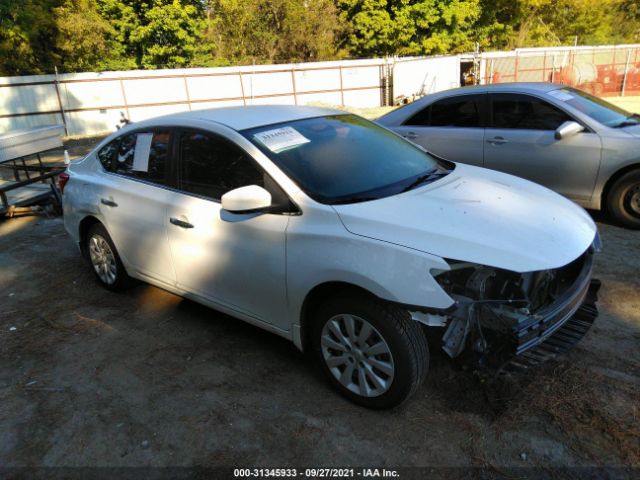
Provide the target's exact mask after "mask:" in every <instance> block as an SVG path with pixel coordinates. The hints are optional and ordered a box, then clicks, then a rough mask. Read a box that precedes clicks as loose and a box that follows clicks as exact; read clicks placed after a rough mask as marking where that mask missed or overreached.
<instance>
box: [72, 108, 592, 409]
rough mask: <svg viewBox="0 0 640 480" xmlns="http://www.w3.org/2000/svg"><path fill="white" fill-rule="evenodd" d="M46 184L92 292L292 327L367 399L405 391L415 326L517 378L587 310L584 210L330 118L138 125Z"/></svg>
mask: <svg viewBox="0 0 640 480" xmlns="http://www.w3.org/2000/svg"><path fill="white" fill-rule="evenodd" d="M61 187H62V189H63V191H64V196H63V198H64V212H65V225H66V228H67V230H68V232H69V233H70V235H71V236H72V237H73V238H74V239H75V241H76V242H77V243H78V245H79V246H80V250H81V252H82V253H83V255H84V256H85V258H86V259H87V260H88V261H89V263H90V264H91V266H92V269H93V271H94V272H95V274H96V278H97V279H98V281H99V282H100V283H102V284H103V285H104V286H105V287H107V288H109V289H112V290H118V289H121V288H123V287H125V286H126V285H127V284H128V283H129V280H130V279H131V278H132V277H133V278H136V279H139V280H142V281H145V282H148V283H151V284H153V285H157V286H158V287H160V288H163V289H166V290H169V291H171V292H174V293H176V294H178V295H182V296H184V297H187V298H190V299H193V300H195V301H197V302H200V303H203V304H206V305H209V306H211V307H213V308H216V309H218V310H221V311H223V312H226V313H228V314H230V315H232V316H235V317H237V318H240V319H242V320H245V321H248V322H250V323H253V324H255V325H258V326H260V327H262V328H265V329H267V330H269V331H271V332H274V333H276V334H278V335H282V336H284V337H286V338H289V339H290V340H291V341H293V342H294V343H295V344H296V345H297V346H298V347H299V348H300V349H303V350H309V351H310V352H311V353H312V354H313V355H314V356H315V358H316V360H317V362H318V363H319V365H320V366H321V368H322V369H323V371H324V372H325V373H326V376H327V378H328V379H329V380H330V382H331V383H332V384H333V385H334V386H335V387H336V388H337V389H338V390H339V391H340V392H341V393H342V394H343V395H345V396H346V397H348V398H349V399H351V400H353V401H355V402H357V403H359V404H362V405H365V406H367V407H371V408H386V407H391V406H395V405H398V404H399V403H401V402H403V401H404V400H406V399H407V398H408V397H409V396H410V395H411V394H412V393H414V392H415V391H416V389H417V388H418V386H419V385H420V383H421V382H422V381H423V379H424V378H425V376H426V374H427V370H428V364H429V346H428V344H427V339H426V336H425V330H427V329H431V330H432V331H433V332H435V333H436V334H437V335H436V336H437V338H439V340H438V343H439V344H438V343H436V344H432V345H431V348H442V349H444V351H445V352H447V354H448V355H450V356H451V357H456V358H459V359H462V360H463V361H465V362H470V363H472V364H473V365H474V366H476V367H479V368H487V369H495V368H509V369H522V368H527V367H529V366H531V365H533V364H535V363H538V362H540V361H542V360H545V359H546V358H548V357H550V356H554V355H556V354H557V353H559V352H562V351H564V350H566V349H568V348H569V347H571V346H572V345H573V344H575V343H576V342H577V341H578V340H579V339H580V338H581V337H582V336H583V335H584V334H585V333H586V332H587V330H588V329H589V327H590V326H591V324H592V323H593V321H594V320H595V318H596V316H597V310H596V307H595V301H596V294H597V290H598V286H599V283H598V282H597V281H595V280H592V278H591V273H592V267H593V254H594V251H596V250H597V249H598V243H599V239H598V234H597V230H596V227H595V225H594V223H593V221H592V220H591V218H590V217H589V215H588V214H587V213H586V212H585V211H584V210H583V209H582V208H580V207H578V206H576V205H575V204H573V203H572V202H570V201H569V200H566V199H564V198H563V197H561V196H559V195H557V194H555V193H553V192H551V191H550V190H547V189H545V188H543V187H540V186H538V185H535V184H533V183H531V182H528V181H526V180H522V179H519V178H516V177H512V176H509V175H505V174H502V173H498V172H495V171H490V170H485V169H482V168H477V167H472V166H468V165H461V164H454V163H452V162H448V161H444V160H441V159H438V158H435V157H433V156H431V155H429V154H428V153H426V152H425V151H423V150H422V149H420V148H419V147H417V146H415V145H413V144H411V143H409V142H408V141H406V140H404V139H402V138H401V137H399V136H398V135H396V134H394V133H392V132H390V131H389V130H386V129H384V128H382V127H380V126H377V125H375V124H373V123H371V122H369V121H367V120H364V119H362V118H360V117H358V116H354V115H351V114H347V113H344V112H339V111H333V110H326V109H319V108H311V107H285V106H282V107H273V106H262V107H237V108H221V109H215V110H203V111H194V112H189V113H182V114H176V115H170V116H166V117H161V118H157V119H153V120H147V121H144V122H140V123H137V124H132V125H129V126H127V127H125V128H123V129H122V130H120V131H119V132H117V133H115V134H113V135H111V136H110V137H108V138H107V139H105V140H104V141H103V142H101V144H100V145H98V147H97V148H96V149H95V150H94V151H93V152H91V153H90V154H89V155H88V156H87V157H85V158H84V159H83V160H81V161H79V162H74V163H72V164H71V165H70V166H69V169H68V171H67V172H66V173H65V174H64V175H63V176H62V178H61Z"/></svg>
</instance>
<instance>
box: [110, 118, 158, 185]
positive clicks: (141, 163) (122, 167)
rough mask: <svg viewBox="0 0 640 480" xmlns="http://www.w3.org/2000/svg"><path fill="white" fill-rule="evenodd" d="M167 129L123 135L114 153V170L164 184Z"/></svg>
mask: <svg viewBox="0 0 640 480" xmlns="http://www.w3.org/2000/svg"><path fill="white" fill-rule="evenodd" d="M170 136H171V135H170V132H169V131H163V130H159V131H155V132H138V133H132V134H129V135H124V136H123V137H121V139H120V145H119V146H118V151H117V154H116V161H115V172H116V173H119V174H121V175H125V176H127V177H133V178H139V179H141V180H146V181H149V182H153V183H158V184H161V185H164V184H166V183H167V166H168V159H169V139H170Z"/></svg>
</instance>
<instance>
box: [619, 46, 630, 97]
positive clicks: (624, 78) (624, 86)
mask: <svg viewBox="0 0 640 480" xmlns="http://www.w3.org/2000/svg"><path fill="white" fill-rule="evenodd" d="M630 61H631V49H629V50H627V61H626V63H625V64H624V76H623V77H622V92H620V95H621V96H622V97H624V90H625V88H626V87H627V74H628V73H629V62H630Z"/></svg>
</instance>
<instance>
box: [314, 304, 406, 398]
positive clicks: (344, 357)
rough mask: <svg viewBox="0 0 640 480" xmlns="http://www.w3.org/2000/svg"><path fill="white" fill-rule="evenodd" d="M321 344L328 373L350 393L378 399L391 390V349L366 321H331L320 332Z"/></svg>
mask: <svg viewBox="0 0 640 480" xmlns="http://www.w3.org/2000/svg"><path fill="white" fill-rule="evenodd" d="M320 344H321V348H322V355H323V357H324V361H325V363H326V365H327V367H328V368H329V371H330V372H331V374H332V375H333V376H334V378H335V379H336V380H338V382H340V383H341V384H342V386H343V387H345V388H346V389H348V390H349V391H351V392H353V393H355V394H357V395H361V396H363V397H377V396H380V395H382V394H383V393H385V392H386V391H388V390H389V388H390V387H391V383H392V382H393V376H394V363H393V355H392V354H391V349H390V348H389V345H388V344H387V342H386V341H385V339H384V338H383V337H382V335H381V334H380V332H378V330H376V328H375V327H374V326H373V325H371V324H370V323H369V322H367V321H366V320H365V319H363V318H360V317H358V316H355V315H349V314H339V315H335V316H333V317H331V318H330V319H329V320H328V321H327V322H326V323H325V325H324V327H323V328H322V333H321V339H320Z"/></svg>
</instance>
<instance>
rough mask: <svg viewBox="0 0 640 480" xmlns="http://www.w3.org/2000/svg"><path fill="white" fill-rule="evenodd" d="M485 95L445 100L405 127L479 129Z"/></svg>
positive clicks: (421, 112) (420, 113)
mask: <svg viewBox="0 0 640 480" xmlns="http://www.w3.org/2000/svg"><path fill="white" fill-rule="evenodd" d="M484 98H485V96H484V95H460V96H456V97H449V98H443V99H442V100H438V101H436V102H434V103H432V104H431V105H429V106H428V107H426V108H424V109H423V110H421V111H420V112H418V113H417V114H415V115H414V116H413V117H411V118H410V119H409V120H407V121H406V122H405V125H411V126H422V127H459V128H478V127H481V126H482V106H483V104H484Z"/></svg>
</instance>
